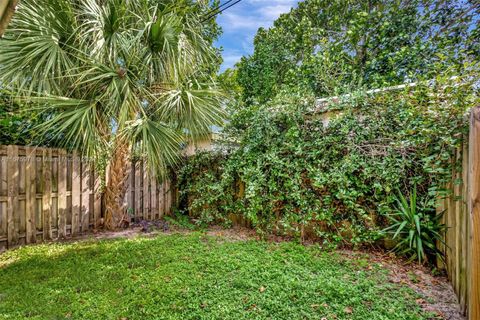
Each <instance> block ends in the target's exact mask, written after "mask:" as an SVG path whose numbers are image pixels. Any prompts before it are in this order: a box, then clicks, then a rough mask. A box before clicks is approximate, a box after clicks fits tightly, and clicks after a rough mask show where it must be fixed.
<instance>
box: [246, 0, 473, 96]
mask: <svg viewBox="0 0 480 320" xmlns="http://www.w3.org/2000/svg"><path fill="white" fill-rule="evenodd" d="M479 14H480V7H479V6H478V5H477V3H476V1H450V0H413V1H411V0H401V1H398V0H369V1H354V0H306V1H300V2H299V3H298V7H297V8H295V9H292V11H291V12H290V13H287V14H283V15H281V16H280V18H279V19H277V20H276V21H275V22H274V26H273V27H272V28H269V29H260V30H259V31H258V32H257V35H256V36H255V40H254V45H255V50H254V53H253V55H251V56H249V57H244V58H242V60H241V62H240V63H239V64H238V81H239V83H240V84H241V86H242V87H243V97H244V100H245V101H247V102H250V103H251V102H252V101H254V100H257V101H259V102H261V103H264V102H266V101H268V100H269V99H272V98H273V97H275V96H276V95H277V94H278V93H279V92H281V90H282V89H283V88H285V87H287V88H296V87H299V88H302V89H306V90H310V91H311V92H313V93H314V95H316V96H317V97H323V96H333V95H336V94H341V93H349V92H350V91H351V90H352V88H357V87H359V86H365V87H367V88H379V87H385V86H388V85H393V84H400V83H404V82H412V81H418V80H421V79H429V78H432V77H435V76H436V75H438V74H442V73H443V72H444V71H445V70H446V69H448V68H450V67H451V66H453V65H456V66H459V67H461V66H462V65H463V64H464V63H467V62H471V61H478V57H479V50H478V48H479V43H480V42H479V39H480V37H478V32H479V30H480V28H479V26H480V24H479V23H480V20H479V19H478V18H475V17H478V15H479ZM458 71H459V72H460V71H461V68H459V70H458Z"/></svg>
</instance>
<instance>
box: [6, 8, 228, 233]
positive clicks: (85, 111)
mask: <svg viewBox="0 0 480 320" xmlns="http://www.w3.org/2000/svg"><path fill="white" fill-rule="evenodd" d="M184 3H186V2H185V1H184ZM187 4H188V3H187ZM199 5H201V2H195V3H193V2H191V3H190V5H186V6H183V7H180V6H179V5H178V1H171V0H170V1H168V0H163V1H162V0H156V1H154V0H130V1H129V0H82V1H79V0H78V1H74V0H24V1H21V2H20V7H19V9H18V11H17V13H16V14H15V16H14V19H13V20H12V23H11V25H10V28H9V32H7V33H6V35H5V37H4V39H2V40H0V83H3V85H4V86H8V87H10V88H14V89H15V91H16V92H18V94H19V96H20V97H25V98H27V99H28V100H30V101H34V102H36V103H37V104H38V106H39V107H38V108H39V109H40V110H41V111H42V112H46V113H48V115H49V116H48V120H47V121H46V122H45V123H43V124H42V126H41V127H40V128H39V130H40V133H42V134H43V136H44V137H45V138H46V139H47V138H48V139H59V138H60V140H61V141H62V142H63V145H64V146H65V147H68V148H71V149H75V150H80V151H81V152H82V154H83V155H86V156H88V157H90V158H91V159H94V160H96V163H105V166H104V168H105V170H107V174H106V177H107V178H106V182H105V183H106V187H105V200H106V213H105V225H106V226H107V227H109V228H115V227H116V226H117V225H118V223H119V222H120V219H121V217H122V216H123V208H122V204H121V203H122V199H123V196H124V193H125V182H126V178H127V167H128V164H129V161H130V158H131V156H132V154H139V155H140V156H142V157H144V158H145V159H146V161H147V164H148V168H149V170H150V171H151V172H152V173H154V174H156V175H158V176H160V175H162V173H163V172H165V170H166V168H167V166H169V165H171V164H173V163H175V161H176V160H177V159H178V155H179V149H180V145H181V144H182V143H183V142H184V141H186V140H191V139H196V138H198V137H202V136H204V135H205V134H207V133H208V132H209V130H210V127H211V126H212V125H214V124H220V123H221V122H222V121H223V112H222V109H221V107H220V103H219V100H220V96H221V95H220V93H219V92H218V91H217V89H216V87H215V85H214V83H213V81H212V80H211V77H210V76H209V72H208V70H211V67H210V65H211V64H214V63H216V60H215V59H216V58H217V57H216V55H215V52H214V51H213V49H212V47H211V41H208V39H206V37H205V36H204V34H203V33H202V30H203V29H202V25H201V24H200V23H199V21H200V18H199V17H198V14H196V13H195V12H196V11H195V10H190V9H191V8H192V6H199ZM197 12H198V10H197ZM102 160H103V161H102Z"/></svg>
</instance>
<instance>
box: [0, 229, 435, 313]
mask: <svg viewBox="0 0 480 320" xmlns="http://www.w3.org/2000/svg"><path fill="white" fill-rule="evenodd" d="M0 288H1V289H0V290H1V299H0V318H2V319H16V320H22V319H72V320H73V319H91V320H96V319H102V320H103V319H129V320H137V319H182V320H184V319H292V320H293V319H316V320H320V319H323V318H327V319H334V318H336V319H351V320H367V319H368V320H370V319H390V320H397V319H398V320H407V319H408V320H413V319H415V320H422V319H425V320H426V319H431V315H430V314H428V313H427V312H425V311H423V310H422V309H421V308H420V306H419V305H418V304H417V303H416V301H415V300H416V299H418V298H420V296H418V295H417V294H416V293H415V292H414V291H413V290H412V289H410V288H408V287H407V286H406V285H405V284H401V283H399V284H396V283H392V282H391V281H388V274H387V271H386V270H385V267H381V266H380V265H379V264H377V263H375V262H373V261H369V260H367V259H365V258H362V257H359V256H358V255H355V259H352V258H351V256H350V257H349V258H348V259H347V258H345V257H343V256H341V255H339V254H337V253H335V252H326V251H325V250H324V249H321V248H319V247H316V246H309V247H304V246H301V245H298V244H294V243H278V244H277V243H265V242H259V241H229V239H228V238H213V237H207V236H205V235H203V234H200V233H194V234H189V235H185V234H174V235H159V236H157V237H155V238H151V237H149V238H133V239H122V240H109V241H87V242H76V243H63V244H46V245H38V246H27V247H23V248H19V249H18V250H12V251H9V252H6V253H3V254H2V255H0ZM347 308H348V309H347Z"/></svg>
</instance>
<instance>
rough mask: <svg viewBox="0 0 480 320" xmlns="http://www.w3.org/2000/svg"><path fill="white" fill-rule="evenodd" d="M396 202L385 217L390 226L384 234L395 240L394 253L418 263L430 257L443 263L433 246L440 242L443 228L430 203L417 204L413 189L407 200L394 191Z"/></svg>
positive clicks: (429, 200) (431, 201) (417, 200)
mask: <svg viewBox="0 0 480 320" xmlns="http://www.w3.org/2000/svg"><path fill="white" fill-rule="evenodd" d="M396 202H397V205H396V207H395V210H394V211H393V212H392V213H391V214H388V215H387V217H388V220H389V223H390V226H389V227H388V228H386V229H385V230H384V232H385V233H386V234H391V235H393V237H392V239H394V240H395V239H398V242H397V244H396V246H395V248H394V249H395V251H397V252H398V253H400V254H401V255H405V256H407V257H409V258H410V259H411V260H415V259H416V260H418V263H425V262H427V261H428V259H429V258H430V259H432V258H434V257H438V258H440V259H443V256H442V253H441V251H440V250H438V249H437V242H438V241H440V242H443V233H444V231H445V225H444V224H442V223H441V218H442V214H437V213H436V212H435V208H434V201H433V200H432V199H429V198H426V199H424V200H423V201H421V200H419V199H418V198H417V188H416V186H415V187H414V188H413V190H412V191H411V192H410V197H409V199H408V200H407V199H406V197H405V196H404V195H403V194H402V193H401V192H400V191H398V196H397V197H396Z"/></svg>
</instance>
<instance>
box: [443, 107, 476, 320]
mask: <svg viewBox="0 0 480 320" xmlns="http://www.w3.org/2000/svg"><path fill="white" fill-rule="evenodd" d="M452 155H453V156H452V164H453V167H454V169H453V170H452V182H451V183H450V184H448V185H447V190H450V191H451V195H450V196H448V197H446V198H443V199H440V200H439V201H438V206H437V211H438V212H439V213H440V212H443V222H444V223H445V225H446V227H447V229H446V232H445V238H444V241H445V245H443V244H439V248H440V249H441V250H442V251H443V252H444V254H445V264H444V267H445V268H446V270H447V274H448V278H449V280H450V282H451V283H452V287H453V289H454V291H455V293H456V294H457V297H458V301H459V303H460V306H461V308H462V311H463V312H464V313H465V314H467V315H468V318H469V319H472V320H473V319H480V108H474V109H473V110H472V112H471V120H470V134H469V137H468V139H466V141H465V143H464V144H463V147H462V148H460V149H458V150H456V151H455V152H453V153H452Z"/></svg>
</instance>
